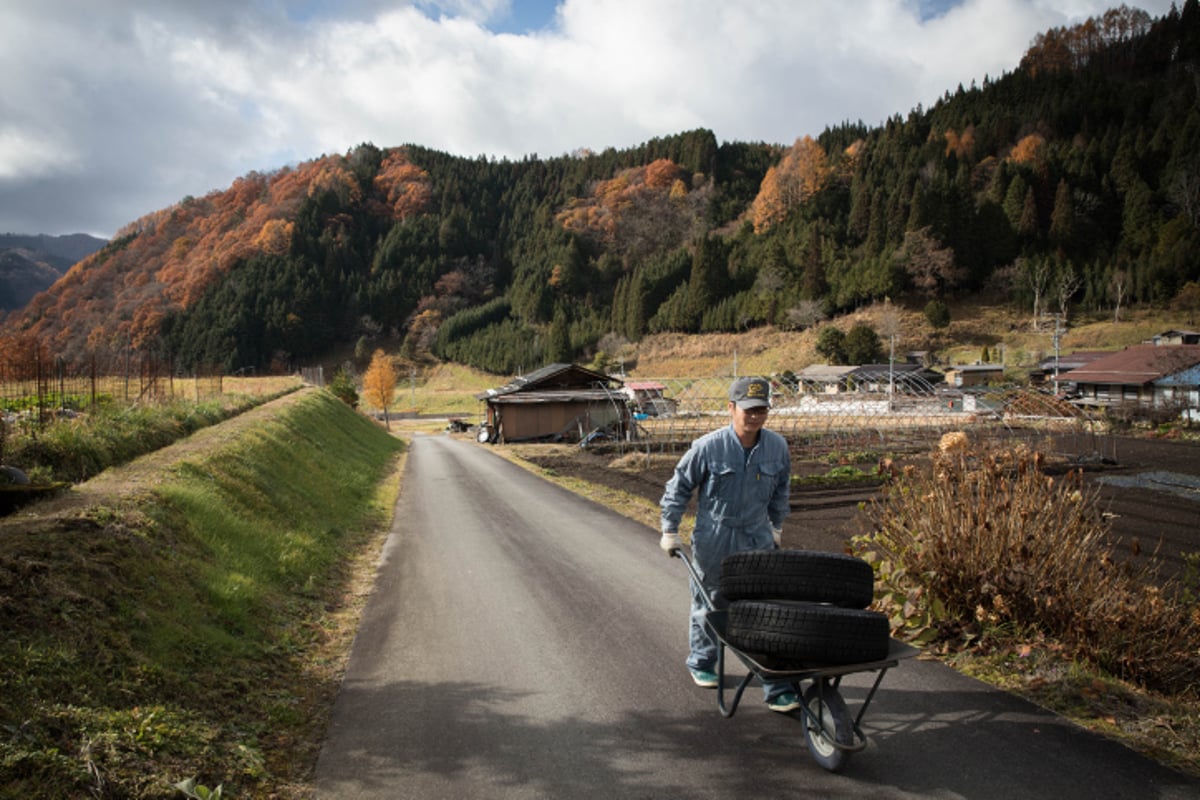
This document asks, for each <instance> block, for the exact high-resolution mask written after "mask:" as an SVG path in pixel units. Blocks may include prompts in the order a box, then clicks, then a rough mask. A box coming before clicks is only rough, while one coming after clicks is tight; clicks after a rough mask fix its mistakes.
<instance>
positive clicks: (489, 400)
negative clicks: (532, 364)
mask: <svg viewBox="0 0 1200 800" xmlns="http://www.w3.org/2000/svg"><path fill="white" fill-rule="evenodd" d="M475 397H476V399H478V400H482V401H483V402H484V403H485V404H486V406H487V411H486V418H485V422H484V431H483V432H482V433H481V434H480V441H485V440H486V441H493V442H495V441H500V442H524V441H538V440H540V441H569V442H575V441H581V440H583V439H585V438H587V437H591V436H594V435H597V433H598V432H599V434H601V435H608V436H613V437H618V438H623V437H624V436H625V433H626V431H628V430H630V429H631V426H630V412H629V406H628V404H627V402H626V401H627V399H628V398H627V396H626V394H625V392H624V391H623V389H622V383H621V381H619V380H617V379H616V378H613V377H611V376H608V375H604V374H602V373H599V372H594V371H593V370H590V369H586V368H585V367H581V366H578V365H576V364H551V365H549V366H546V367H542V368H541V369H538V370H534V371H533V372H531V373H529V374H528V375H523V376H520V377H518V378H515V379H514V380H513V381H512V382H511V383H508V384H506V385H504V386H501V387H500V388H498V389H488V390H487V391H486V392H482V393H480V394H477V395H475Z"/></svg>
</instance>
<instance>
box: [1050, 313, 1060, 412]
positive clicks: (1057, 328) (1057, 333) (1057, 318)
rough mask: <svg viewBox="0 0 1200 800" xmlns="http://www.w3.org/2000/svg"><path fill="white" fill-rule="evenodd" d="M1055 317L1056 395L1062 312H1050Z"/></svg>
mask: <svg viewBox="0 0 1200 800" xmlns="http://www.w3.org/2000/svg"><path fill="white" fill-rule="evenodd" d="M1049 316H1051V317H1053V318H1054V334H1053V339H1052V341H1053V342H1054V396H1055V397H1057V396H1058V359H1059V345H1060V344H1061V342H1062V335H1063V328H1062V314H1050V315H1049Z"/></svg>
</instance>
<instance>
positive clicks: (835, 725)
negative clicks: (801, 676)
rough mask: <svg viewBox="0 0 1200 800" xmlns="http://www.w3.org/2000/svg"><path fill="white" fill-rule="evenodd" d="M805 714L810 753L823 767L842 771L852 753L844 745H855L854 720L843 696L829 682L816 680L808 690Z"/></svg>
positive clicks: (806, 692) (805, 700)
mask: <svg viewBox="0 0 1200 800" xmlns="http://www.w3.org/2000/svg"><path fill="white" fill-rule="evenodd" d="M803 717H804V741H805V743H806V744H807V745H808V752H809V753H810V754H811V755H812V757H813V759H814V760H816V762H817V763H818V764H820V765H821V766H822V767H823V768H825V769H827V770H829V771H830V772H841V771H842V769H843V768H845V766H846V762H847V761H849V760H850V755H851V753H850V751H849V750H846V749H843V748H845V747H851V746H853V745H854V723H853V721H852V720H851V719H850V710H849V709H848V708H846V701H845V700H843V699H842V695H841V694H840V693H839V692H838V690H837V689H835V688H833V687H832V686H830V685H829V684H828V683H824V682H821V681H818V682H816V683H814V684H813V685H812V686H809V687H808V690H807V691H805V693H804V712H803ZM838 745H841V746H840V747H839V746H838Z"/></svg>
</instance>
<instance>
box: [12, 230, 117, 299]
mask: <svg viewBox="0 0 1200 800" xmlns="http://www.w3.org/2000/svg"><path fill="white" fill-rule="evenodd" d="M106 244H108V240H107V239H100V238H97V237H95V236H89V235H88V234H86V233H72V234H68V235H65V236H50V235H47V234H34V235H23V234H16V233H4V234H0V311H13V310H17V309H20V308H23V307H24V306H25V305H26V304H27V303H28V302H29V301H30V300H32V299H33V297H34V296H35V295H36V294H37V293H38V292H42V291H45V290H46V289H49V288H50V287H51V286H52V285H53V284H54V282H55V281H57V280H58V279H59V278H61V277H62V276H63V275H64V274H66V272H67V270H68V269H70V268H71V266H72V265H74V264H75V263H77V262H79V261H81V260H83V259H84V258H86V257H88V256H90V255H91V254H92V253H94V252H96V251H97V250H99V249H100V248H101V247H103V246H104V245H106Z"/></svg>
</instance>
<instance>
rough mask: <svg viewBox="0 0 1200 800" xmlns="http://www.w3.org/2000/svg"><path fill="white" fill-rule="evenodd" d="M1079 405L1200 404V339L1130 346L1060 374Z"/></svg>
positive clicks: (1060, 379) (1183, 405) (1061, 380)
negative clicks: (1188, 341)
mask: <svg viewBox="0 0 1200 800" xmlns="http://www.w3.org/2000/svg"><path fill="white" fill-rule="evenodd" d="M1058 380H1059V383H1060V385H1061V384H1067V385H1069V386H1070V387H1071V389H1072V391H1073V393H1074V395H1075V399H1074V402H1075V403H1077V404H1079V405H1088V406H1099V407H1109V406H1118V405H1137V406H1141V407H1143V408H1166V409H1170V408H1180V409H1183V408H1192V409H1197V408H1200V345H1187V344H1184V345H1169V346H1162V345H1153V344H1143V345H1136V346H1133V347H1128V348H1126V349H1124V350H1121V351H1118V352H1115V353H1110V354H1108V355H1106V356H1104V357H1102V358H1098V359H1096V360H1095V361H1092V362H1091V363H1089V364H1086V365H1085V366H1082V367H1079V368H1078V369H1073V370H1071V371H1069V372H1066V373H1060V374H1059V376H1058Z"/></svg>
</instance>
